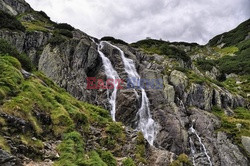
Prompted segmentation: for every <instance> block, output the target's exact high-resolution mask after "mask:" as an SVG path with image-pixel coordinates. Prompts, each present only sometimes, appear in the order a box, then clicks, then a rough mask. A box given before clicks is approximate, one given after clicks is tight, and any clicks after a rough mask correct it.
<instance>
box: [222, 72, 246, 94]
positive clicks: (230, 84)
mask: <svg viewBox="0 0 250 166" xmlns="http://www.w3.org/2000/svg"><path fill="white" fill-rule="evenodd" d="M237 80H238V82H240V84H239V83H238V84H237ZM222 84H223V85H224V87H226V88H227V89H228V90H230V91H231V92H234V93H237V94H240V95H241V96H243V97H245V98H247V94H248V93H250V76H249V75H246V76H239V77H237V78H228V79H226V80H225V81H224V82H222Z"/></svg>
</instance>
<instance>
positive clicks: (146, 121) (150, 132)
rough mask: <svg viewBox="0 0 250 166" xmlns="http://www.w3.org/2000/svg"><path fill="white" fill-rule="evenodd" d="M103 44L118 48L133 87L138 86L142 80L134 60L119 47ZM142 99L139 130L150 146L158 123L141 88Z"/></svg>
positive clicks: (139, 112)
mask: <svg viewBox="0 0 250 166" xmlns="http://www.w3.org/2000/svg"><path fill="white" fill-rule="evenodd" d="M101 43H106V44H108V45H110V46H111V47H113V48H116V49H117V50H118V51H119V52H120V55H121V58H122V61H123V63H124V67H125V71H126V73H127V74H128V77H129V79H130V80H131V82H132V83H133V85H138V80H140V76H139V74H138V73H137V71H136V68H135V64H134V62H133V60H132V59H129V58H126V57H125V54H124V52H123V51H122V50H121V49H120V48H119V47H117V46H114V45H112V44H110V43H108V42H101ZM141 99H142V101H141V107H140V109H139V111H138V112H137V115H138V117H139V122H138V129H139V130H141V131H142V133H143V135H144V138H145V139H146V140H147V141H148V142H149V144H150V145H153V143H154V139H155V136H156V123H155V122H154V120H153V119H152V117H151V114H150V109H149V100H148V97H147V94H146V92H145V90H144V89H143V88H141Z"/></svg>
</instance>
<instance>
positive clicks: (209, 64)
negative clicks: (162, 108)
mask: <svg viewBox="0 0 250 166" xmlns="http://www.w3.org/2000/svg"><path fill="white" fill-rule="evenodd" d="M196 64H197V65H198V68H199V69H200V70H202V71H211V70H212V69H213V67H214V66H216V64H215V62H214V61H213V60H204V59H200V60H198V61H197V62H196Z"/></svg>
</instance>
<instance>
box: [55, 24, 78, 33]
mask: <svg viewBox="0 0 250 166" xmlns="http://www.w3.org/2000/svg"><path fill="white" fill-rule="evenodd" d="M55 28H56V29H65V30H69V31H73V30H74V27H72V26H71V25H69V24H66V23H60V24H55Z"/></svg>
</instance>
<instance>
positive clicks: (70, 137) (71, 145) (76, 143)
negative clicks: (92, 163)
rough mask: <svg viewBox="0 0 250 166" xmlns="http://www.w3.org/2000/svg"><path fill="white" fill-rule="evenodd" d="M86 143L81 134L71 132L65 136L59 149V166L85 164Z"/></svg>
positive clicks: (57, 162)
mask: <svg viewBox="0 0 250 166" xmlns="http://www.w3.org/2000/svg"><path fill="white" fill-rule="evenodd" d="M84 146H85V145H84V142H83V138H82V136H81V134H80V133H78V132H71V133H67V134H65V135H64V138H63V141H62V143H61V144H60V145H59V146H58V147H57V150H58V152H59V155H60V158H59V160H58V161H56V163H55V165H56V166H57V165H58V166H75V165H80V164H81V163H84Z"/></svg>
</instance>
